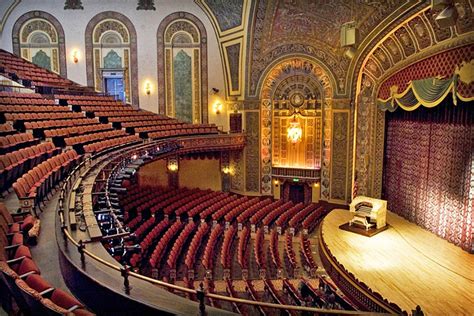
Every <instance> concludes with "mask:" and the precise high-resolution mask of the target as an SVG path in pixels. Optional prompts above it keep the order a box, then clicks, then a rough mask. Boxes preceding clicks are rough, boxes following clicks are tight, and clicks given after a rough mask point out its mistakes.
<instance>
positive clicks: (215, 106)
mask: <svg viewBox="0 0 474 316" xmlns="http://www.w3.org/2000/svg"><path fill="white" fill-rule="evenodd" d="M212 111H213V112H214V113H215V114H220V113H221V112H222V102H220V101H216V102H214V104H213V105H212Z"/></svg>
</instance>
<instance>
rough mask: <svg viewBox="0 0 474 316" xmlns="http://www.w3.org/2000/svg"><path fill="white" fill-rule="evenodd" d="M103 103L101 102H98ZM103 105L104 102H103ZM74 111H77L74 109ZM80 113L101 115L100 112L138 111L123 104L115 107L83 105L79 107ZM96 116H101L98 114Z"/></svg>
mask: <svg viewBox="0 0 474 316" xmlns="http://www.w3.org/2000/svg"><path fill="white" fill-rule="evenodd" d="M98 103H101V102H98ZM102 103H103V102H102ZM73 109H76V108H75V107H73ZM77 109H78V110H79V111H82V112H95V113H101V112H100V111H108V112H112V111H113V112H115V111H123V112H129V111H136V109H134V108H132V107H131V106H124V105H123V103H117V104H113V105H108V104H107V105H82V106H80V107H77ZM96 116H99V115H97V114H96Z"/></svg>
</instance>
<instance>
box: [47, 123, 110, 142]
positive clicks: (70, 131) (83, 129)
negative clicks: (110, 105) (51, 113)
mask: <svg viewBox="0 0 474 316" xmlns="http://www.w3.org/2000/svg"><path fill="white" fill-rule="evenodd" d="M108 130H112V126H110V125H109V124H94V125H83V126H71V127H62V128H56V129H48V130H45V131H44V136H45V137H46V138H49V139H52V138H54V137H65V138H68V137H74V136H78V135H81V134H87V133H91V132H98V131H108Z"/></svg>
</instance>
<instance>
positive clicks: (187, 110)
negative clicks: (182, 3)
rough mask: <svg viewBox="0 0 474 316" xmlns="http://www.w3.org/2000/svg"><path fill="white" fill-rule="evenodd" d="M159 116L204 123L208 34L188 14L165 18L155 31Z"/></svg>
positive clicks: (205, 118)
mask: <svg viewBox="0 0 474 316" xmlns="http://www.w3.org/2000/svg"><path fill="white" fill-rule="evenodd" d="M156 36H157V44H158V47H157V58H158V62H157V64H158V74H157V77H158V92H159V95H158V104H159V108H158V111H159V113H162V114H166V115H168V116H172V117H176V118H178V119H181V120H184V121H187V122H193V123H207V121H208V109H207V98H208V95H207V90H208V88H207V87H208V83H207V78H208V74H207V34H206V29H205V27H204V25H203V24H202V22H201V21H200V20H199V19H198V18H197V17H195V16H194V15H192V14H190V13H187V12H176V13H173V14H170V15H168V16H167V17H165V18H164V19H163V21H162V22H161V23H160V25H159V27H158V31H157V35H156Z"/></svg>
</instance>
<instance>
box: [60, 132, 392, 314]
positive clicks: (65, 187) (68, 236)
mask: <svg viewBox="0 0 474 316" xmlns="http://www.w3.org/2000/svg"><path fill="white" fill-rule="evenodd" d="M170 141H174V140H170ZM164 143H168V142H166V141H163V140H160V141H155V142H151V143H146V144H141V147H142V148H141V149H142V150H146V148H148V147H149V146H150V145H151V146H155V147H156V146H157V145H158V144H164ZM114 149H115V150H116V149H117V147H112V148H111V149H110V150H105V151H103V152H100V153H98V154H95V155H93V156H91V157H89V158H88V159H87V160H83V161H82V162H81V163H80V164H79V165H77V166H76V167H75V168H74V169H73V170H72V172H71V173H70V174H69V176H68V180H70V179H71V178H72V177H75V174H76V173H77V172H79V171H80V170H81V169H82V167H84V166H85V165H86V163H87V161H88V160H93V159H95V158H97V157H99V156H103V155H104V154H106V153H109V152H112V151H113V150H114ZM133 150H140V146H137V147H134V148H131V149H129V150H127V151H126V152H123V153H122V154H120V156H119V157H116V158H114V159H113V160H114V161H117V160H118V159H120V157H122V159H123V157H124V156H125V155H129V154H130V151H133ZM109 163H110V162H109ZM69 183H70V181H64V183H63V185H62V190H64V192H66V191H68V186H69ZM63 199H64V196H61V197H60V199H59V201H58V204H59V203H61V204H62V203H63V202H64V201H63ZM58 213H59V215H60V224H61V225H60V227H61V231H62V232H63V237H64V239H65V240H69V241H70V242H71V243H72V244H73V245H74V246H76V247H77V249H78V251H79V253H80V254H81V261H82V263H83V264H85V256H87V257H89V258H91V259H92V260H95V261H97V262H98V263H100V264H103V265H105V266H107V267H109V268H111V269H112V270H115V271H118V272H121V274H122V276H123V277H124V291H125V292H126V293H130V286H129V281H128V276H132V277H134V278H136V279H140V280H143V281H146V282H148V283H151V284H155V285H159V286H163V287H165V288H167V289H173V290H177V291H180V292H184V293H189V294H195V295H197V296H198V297H200V303H201V305H200V306H203V304H204V298H205V297H206V296H207V297H209V298H212V299H216V300H221V301H227V302H233V303H242V304H247V305H253V306H261V307H268V308H276V309H283V310H295V311H307V312H313V313H321V314H338V315H341V314H342V315H383V314H382V313H373V312H364V311H343V310H331V309H322V308H314V307H305V306H296V305H282V304H275V303H267V302H259V301H251V300H246V299H242V298H235V297H228V296H223V295H219V294H214V293H204V289H202V288H201V289H200V290H195V289H190V288H186V287H182V286H178V285H175V284H171V283H167V282H164V281H160V280H155V279H153V278H150V277H147V276H144V275H142V274H139V273H136V272H133V271H130V267H129V266H127V265H125V266H122V265H120V264H119V265H117V264H113V263H111V262H108V261H106V260H104V259H102V258H100V257H98V256H97V255H95V254H94V253H92V252H90V251H89V250H87V249H86V248H85V244H84V243H83V242H82V240H80V241H79V242H78V241H76V240H75V239H74V238H73V236H72V235H71V234H70V232H69V230H68V226H67V225H66V223H65V218H64V215H63V213H64V210H63V209H62V208H58ZM200 294H201V295H200Z"/></svg>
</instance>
